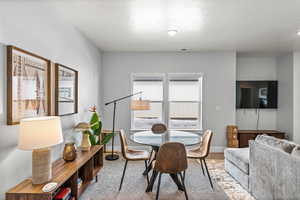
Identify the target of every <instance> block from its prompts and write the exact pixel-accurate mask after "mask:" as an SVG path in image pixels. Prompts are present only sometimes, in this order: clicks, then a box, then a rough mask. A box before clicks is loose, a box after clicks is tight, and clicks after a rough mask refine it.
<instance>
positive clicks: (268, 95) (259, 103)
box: [236, 81, 278, 109]
mask: <svg viewBox="0 0 300 200" xmlns="http://www.w3.org/2000/svg"><path fill="white" fill-rule="evenodd" d="M277 85H278V82H277V81H237V84H236V108H269V109H276V108H277V90H278V87H277Z"/></svg>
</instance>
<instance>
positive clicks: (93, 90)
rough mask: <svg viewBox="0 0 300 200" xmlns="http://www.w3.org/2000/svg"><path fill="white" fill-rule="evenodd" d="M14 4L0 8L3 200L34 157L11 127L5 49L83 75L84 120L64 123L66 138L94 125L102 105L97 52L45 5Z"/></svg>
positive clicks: (57, 153)
mask: <svg viewBox="0 0 300 200" xmlns="http://www.w3.org/2000/svg"><path fill="white" fill-rule="evenodd" d="M13 2H14V3H9V1H6V2H1V3H0V43H1V45H0V80H1V83H0V133H1V134H0V177H1V181H0V199H4V192H5V191H6V190H7V189H8V188H10V187H12V186H13V185H15V184H17V183H18V182H20V181H21V180H22V179H24V178H27V177H29V176H30V175H31V152H26V151H21V150H18V149H17V148H16V146H17V139H18V126H7V125H6V75H5V74H6V65H5V45H7V44H11V45H15V46H17V47H20V48H23V49H26V50H28V51H32V52H34V53H36V54H39V55H41V56H44V57H46V58H49V59H51V60H52V61H55V62H60V63H62V64H65V65H67V66H70V67H73V68H74V69H76V70H78V71H79V114H76V115H72V116H68V117H63V118H62V123H63V131H64V135H65V136H66V135H67V134H72V127H73V126H74V125H75V124H76V123H77V122H78V121H81V120H88V119H89V116H90V113H89V112H88V111H87V109H88V107H89V106H91V105H94V104H95V105H100V103H101V101H100V87H99V85H100V78H99V76H100V73H101V72H100V67H101V57H100V53H99V51H98V49H97V48H96V47H94V46H93V45H92V44H91V43H90V42H89V41H88V40H86V39H85V38H84V37H83V36H82V35H81V34H80V33H79V32H78V31H77V30H75V29H74V28H73V27H71V26H70V25H69V24H67V23H64V22H63V20H61V19H59V18H58V17H57V16H56V14H55V13H54V12H53V11H52V10H49V8H48V7H47V6H46V5H44V4H37V3H34V2H33V3H24V2H20V1H13ZM43 5H44V6H43ZM78 136H80V134H78ZM78 139H80V138H78ZM62 146H63V145H60V146H58V147H56V148H54V149H53V150H54V152H53V159H57V158H58V157H60V156H61V153H62Z"/></svg>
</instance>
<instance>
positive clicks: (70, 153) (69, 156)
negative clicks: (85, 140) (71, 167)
mask: <svg viewBox="0 0 300 200" xmlns="http://www.w3.org/2000/svg"><path fill="white" fill-rule="evenodd" d="M76 156H77V154H76V148H75V144H74V143H67V144H65V148H64V152H63V159H64V160H65V161H66V162H71V161H73V160H75V159H76Z"/></svg>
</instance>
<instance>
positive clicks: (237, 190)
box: [208, 160, 255, 200]
mask: <svg viewBox="0 0 300 200" xmlns="http://www.w3.org/2000/svg"><path fill="white" fill-rule="evenodd" d="M208 168H209V170H210V172H211V174H212V176H213V177H214V180H215V181H216V182H217V183H218V185H219V186H220V187H221V188H222V189H223V190H224V192H225V193H226V194H227V196H228V197H229V199H232V200H255V198H254V197H252V196H251V195H250V194H249V193H248V192H247V191H246V190H245V189H244V188H243V187H242V186H241V185H240V184H238V183H237V182H236V181H235V180H234V179H233V178H232V177H231V176H230V175H229V174H228V173H227V172H226V171H225V170H224V160H208Z"/></svg>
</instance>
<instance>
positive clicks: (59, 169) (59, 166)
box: [6, 145, 103, 200]
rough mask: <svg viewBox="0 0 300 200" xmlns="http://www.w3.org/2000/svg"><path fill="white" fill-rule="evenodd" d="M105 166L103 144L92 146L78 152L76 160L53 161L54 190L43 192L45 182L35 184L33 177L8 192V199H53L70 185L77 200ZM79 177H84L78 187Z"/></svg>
mask: <svg viewBox="0 0 300 200" xmlns="http://www.w3.org/2000/svg"><path fill="white" fill-rule="evenodd" d="M102 167H103V146H102V145H96V146H92V148H91V150H90V151H87V152H82V151H78V152H77V158H76V160H74V161H72V162H65V161H64V160H63V159H59V160H57V161H55V162H54V163H53V168H52V172H53V176H52V177H53V178H52V180H51V182H57V183H58V187H57V189H56V190H54V191H52V192H47V193H45V192H43V191H42V188H43V186H44V185H45V184H40V185H33V184H32V182H31V179H30V178H29V179H26V180H24V181H23V182H21V183H20V184H18V185H16V186H15V187H13V188H11V189H10V190H9V191H7V192H6V200H52V199H53V198H54V197H55V195H56V194H57V192H58V190H59V188H61V187H70V188H71V194H72V196H73V197H75V199H76V200H78V199H79V196H80V195H81V194H82V192H83V191H84V190H85V189H86V188H87V186H88V185H89V184H90V183H91V181H92V180H93V179H94V178H96V181H98V177H97V174H98V172H99V171H100V169H101V168H102ZM77 178H81V179H82V185H81V187H79V188H78V184H77Z"/></svg>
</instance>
